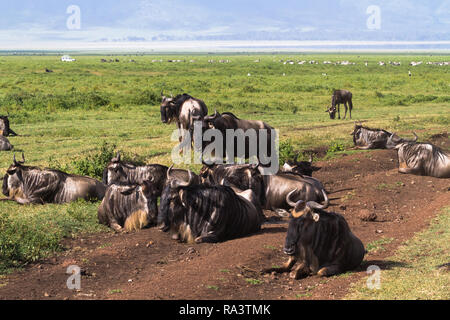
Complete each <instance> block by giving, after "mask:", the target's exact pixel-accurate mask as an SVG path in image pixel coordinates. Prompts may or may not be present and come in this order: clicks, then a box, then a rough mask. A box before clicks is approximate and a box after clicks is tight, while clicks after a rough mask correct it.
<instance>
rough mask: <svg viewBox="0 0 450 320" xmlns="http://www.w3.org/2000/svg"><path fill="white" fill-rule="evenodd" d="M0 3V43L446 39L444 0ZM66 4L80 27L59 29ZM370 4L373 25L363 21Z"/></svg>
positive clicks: (449, 0)
mask: <svg viewBox="0 0 450 320" xmlns="http://www.w3.org/2000/svg"><path fill="white" fill-rule="evenodd" d="M2 2H5V5H3V6H2V10H1V11H0V49H1V45H2V44H3V45H5V46H6V45H8V47H11V46H14V44H18V45H19V44H20V43H28V42H29V43H31V42H32V43H37V44H39V43H48V42H59V41H64V42H68V41H69V42H73V43H76V42H97V43H102V42H103V43H109V42H117V41H126V42H136V41H139V42H140V41H167V40H169V41H174V40H182V41H185V40H246V41H249V40H358V41H436V40H446V41H448V40H450V0H427V1H423V0H395V1H393V0H360V1H354V0H337V1H323V0H316V1H311V0H296V1H295V0H287V1H267V0H259V1H248V0H227V1H214V2H213V1H206V0H190V1H188V0H185V1H181V0H128V1H111V0H108V1H106V0H96V1H88V0H70V1H65V0H63V1H61V0H41V1H32V0H21V1H17V2H8V3H7V4H6V1H5V0H2ZM70 5H77V6H78V7H79V8H80V21H81V24H80V29H76V30H69V29H68V28H67V24H66V23H67V20H68V18H69V16H70V14H68V13H66V10H67V8H68V7H69V6H70ZM374 5H375V6H378V7H379V9H380V16H379V17H380V28H379V29H369V28H368V27H367V20H368V19H369V17H370V14H368V13H367V12H366V10H367V8H368V7H369V6H374ZM447 47H448V46H447Z"/></svg>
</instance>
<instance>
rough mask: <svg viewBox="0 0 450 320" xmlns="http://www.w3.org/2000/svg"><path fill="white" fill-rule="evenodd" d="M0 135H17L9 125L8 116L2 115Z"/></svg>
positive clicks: (0, 117)
mask: <svg viewBox="0 0 450 320" xmlns="http://www.w3.org/2000/svg"><path fill="white" fill-rule="evenodd" d="M0 135H2V136H5V137H7V136H9V135H11V136H17V133H15V132H14V131H13V130H12V129H11V127H10V126H9V119H8V116H0Z"/></svg>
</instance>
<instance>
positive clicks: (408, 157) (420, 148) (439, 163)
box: [387, 133, 450, 178]
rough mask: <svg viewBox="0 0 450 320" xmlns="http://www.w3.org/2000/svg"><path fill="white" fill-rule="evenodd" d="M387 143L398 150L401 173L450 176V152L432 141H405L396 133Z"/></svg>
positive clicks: (439, 176)
mask: <svg viewBox="0 0 450 320" xmlns="http://www.w3.org/2000/svg"><path fill="white" fill-rule="evenodd" d="M414 135H415V134H414ZM416 140H417V136H416ZM387 145H388V146H389V147H390V148H393V149H396V150H397V154H398V163H399V168H398V171H399V172H400V173H410V174H416V175H422V176H431V177H437V178H450V153H448V152H446V151H444V150H442V149H441V148H439V147H437V146H435V145H433V144H431V143H416V142H412V141H406V142H405V141H402V139H401V138H399V137H398V136H397V135H396V134H395V133H393V134H392V135H391V136H390V137H389V139H388V142H387Z"/></svg>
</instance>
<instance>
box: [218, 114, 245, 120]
mask: <svg viewBox="0 0 450 320" xmlns="http://www.w3.org/2000/svg"><path fill="white" fill-rule="evenodd" d="M224 114H226V115H229V116H231V117H233V118H234V119H236V120H241V119H239V118H238V117H236V116H235V115H234V114H233V113H231V112H223V113H222V116H223V115H224Z"/></svg>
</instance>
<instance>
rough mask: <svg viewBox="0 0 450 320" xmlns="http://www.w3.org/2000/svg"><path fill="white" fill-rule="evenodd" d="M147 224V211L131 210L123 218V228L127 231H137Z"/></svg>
mask: <svg viewBox="0 0 450 320" xmlns="http://www.w3.org/2000/svg"><path fill="white" fill-rule="evenodd" d="M147 225H148V219H147V213H146V212H145V211H143V210H138V211H135V212H133V213H132V214H131V215H130V216H129V217H128V218H127V220H125V224H124V229H125V231H127V232H130V231H138V230H140V229H142V228H144V227H146V226H147Z"/></svg>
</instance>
